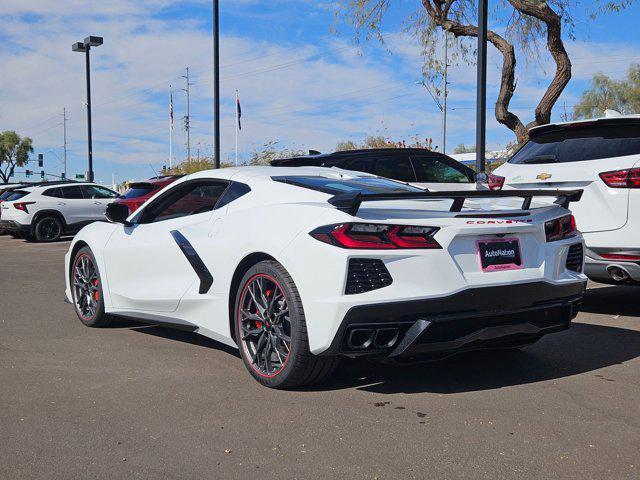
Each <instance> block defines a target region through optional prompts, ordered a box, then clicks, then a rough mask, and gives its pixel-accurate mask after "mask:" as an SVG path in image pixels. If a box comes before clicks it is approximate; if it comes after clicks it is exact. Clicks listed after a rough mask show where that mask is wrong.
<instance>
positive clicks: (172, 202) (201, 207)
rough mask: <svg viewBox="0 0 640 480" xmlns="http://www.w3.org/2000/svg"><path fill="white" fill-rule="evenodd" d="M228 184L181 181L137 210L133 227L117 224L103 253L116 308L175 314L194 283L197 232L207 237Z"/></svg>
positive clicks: (196, 280) (205, 181)
mask: <svg viewBox="0 0 640 480" xmlns="http://www.w3.org/2000/svg"><path fill="white" fill-rule="evenodd" d="M227 186H228V182H225V181H220V180H191V181H187V182H182V183H180V184H178V185H176V186H174V187H173V188H171V189H170V190H168V191H167V192H165V193H164V194H163V195H161V196H160V197H158V198H156V199H155V200H154V201H153V202H151V203H149V204H148V205H146V206H145V207H144V208H143V209H141V210H139V211H138V212H137V213H136V215H135V216H134V217H133V219H132V223H133V224H132V225H130V226H125V225H118V228H117V229H116V231H115V232H114V234H113V235H112V236H111V238H110V239H109V241H108V242H107V245H106V247H105V251H104V257H105V265H106V270H107V278H108V283H109V292H110V295H111V301H112V304H113V307H114V308H115V309H117V310H120V311H132V312H136V311H146V312H172V311H174V310H176V308H177V307H178V304H179V302H180V299H181V298H182V296H183V295H184V294H185V293H186V292H187V290H188V289H189V287H190V286H191V285H192V284H193V283H194V282H200V278H199V275H198V273H199V272H198V271H197V269H196V267H194V266H192V261H193V258H191V259H189V258H188V255H187V253H190V254H191V255H193V254H194V253H195V254H196V256H197V253H196V252H195V251H193V248H192V247H191V246H190V244H189V236H190V235H192V234H193V232H194V231H198V230H199V231H200V232H201V233H205V234H206V233H208V232H210V231H211V230H212V228H213V224H214V223H215V219H216V217H218V216H220V215H221V214H222V211H223V210H224V209H220V210H215V206H216V204H217V201H218V199H219V197H220V196H221V195H222V193H223V192H224V190H225V189H226V188H227Z"/></svg>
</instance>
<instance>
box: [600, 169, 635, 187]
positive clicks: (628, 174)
mask: <svg viewBox="0 0 640 480" xmlns="http://www.w3.org/2000/svg"><path fill="white" fill-rule="evenodd" d="M600 178H601V179H602V181H603V182H604V183H606V184H607V186H608V187H611V188H640V168H627V169H624V170H614V171H611V172H602V173H601V174H600Z"/></svg>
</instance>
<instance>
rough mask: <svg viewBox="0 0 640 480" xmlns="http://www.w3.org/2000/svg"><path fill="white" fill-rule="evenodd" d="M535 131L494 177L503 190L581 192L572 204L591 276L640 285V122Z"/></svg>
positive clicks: (623, 119) (639, 118) (618, 119)
mask: <svg viewBox="0 0 640 480" xmlns="http://www.w3.org/2000/svg"><path fill="white" fill-rule="evenodd" d="M607 113H608V115H607V117H605V118H598V119H594V120H585V121H577V122H570V123H557V124H551V125H544V126H541V127H536V128H533V129H532V130H531V131H530V132H529V141H528V142H527V143H525V144H524V146H523V147H522V148H520V150H518V151H517V152H516V153H515V154H514V155H513V156H512V157H511V158H510V159H509V161H508V162H507V163H505V164H504V165H502V166H500V167H499V168H497V169H496V170H495V172H494V174H496V175H501V176H502V177H505V180H504V188H515V189H527V188H554V189H555V188H562V189H569V188H581V189H584V194H583V196H582V200H581V201H580V202H578V203H574V204H572V205H571V210H572V211H573V213H574V215H575V217H576V221H577V224H578V229H579V230H580V231H581V232H582V234H583V236H584V240H585V243H586V246H587V251H586V259H585V260H586V262H585V273H586V274H587V276H589V277H590V278H591V279H593V280H596V281H600V282H604V283H613V284H617V283H640V115H628V116H622V115H620V114H616V112H607Z"/></svg>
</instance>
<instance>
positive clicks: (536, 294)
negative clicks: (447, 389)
mask: <svg viewBox="0 0 640 480" xmlns="http://www.w3.org/2000/svg"><path fill="white" fill-rule="evenodd" d="M585 288H586V283H585V282H571V283H568V284H566V285H552V284H550V283H546V282H532V283H524V284H517V285H507V286H499V287H483V288H473V289H468V290H465V291H462V292H459V293H456V294H454V295H450V296H447V297H442V298H437V299H428V300H418V301H408V302H394V303H386V304H376V305H363V306H357V307H353V308H351V309H350V310H349V311H348V312H347V314H346V316H345V317H344V320H343V322H342V324H341V326H340V328H339V330H338V332H337V334H336V336H335V338H334V340H333V342H332V344H331V347H330V348H329V349H328V350H326V351H325V352H323V353H322V355H347V356H373V357H399V358H403V357H404V358H406V357H413V356H420V355H436V356H443V355H446V354H451V353H457V352H460V351H466V350H476V349H481V348H497V347H500V346H507V345H509V344H514V343H526V342H527V341H528V340H535V339H537V338H539V337H540V336H542V335H545V334H547V333H552V332H556V331H560V330H564V329H566V328H569V326H570V324H571V320H572V319H573V318H574V317H575V316H576V314H577V312H578V308H579V306H580V303H581V300H582V296H583V294H584V291H585Z"/></svg>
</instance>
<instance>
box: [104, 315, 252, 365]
mask: <svg viewBox="0 0 640 480" xmlns="http://www.w3.org/2000/svg"><path fill="white" fill-rule="evenodd" d="M122 321H123V322H128V323H131V324H132V325H126V324H123V325H121V327H125V328H130V329H131V330H132V331H135V332H138V333H144V334H145V335H153V336H154V337H160V338H166V339H167V340H174V341H176V342H183V343H189V344H191V345H197V346H199V347H205V348H215V349H216V350H221V351H223V352H226V353H228V354H230V355H233V356H234V357H237V358H240V354H239V353H238V350H237V349H235V348H233V347H229V346H227V345H225V344H223V343H220V342H217V341H215V340H212V339H210V338H208V337H205V336H204V335H199V334H197V333H194V332H189V331H185V330H176V329H174V328H168V327H161V326H159V325H147V324H142V323H138V322H135V321H133V320H127V319H123V320H122ZM114 326H115V325H114Z"/></svg>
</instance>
